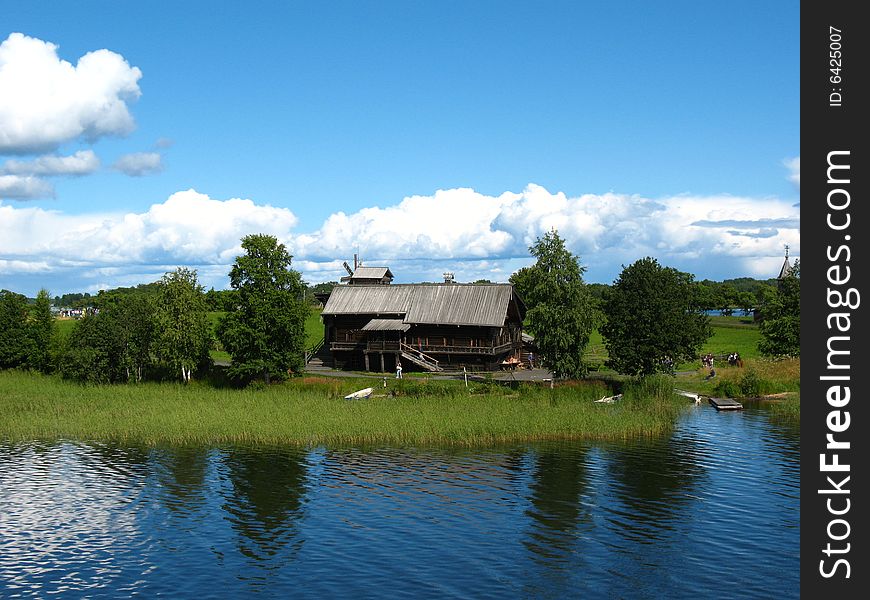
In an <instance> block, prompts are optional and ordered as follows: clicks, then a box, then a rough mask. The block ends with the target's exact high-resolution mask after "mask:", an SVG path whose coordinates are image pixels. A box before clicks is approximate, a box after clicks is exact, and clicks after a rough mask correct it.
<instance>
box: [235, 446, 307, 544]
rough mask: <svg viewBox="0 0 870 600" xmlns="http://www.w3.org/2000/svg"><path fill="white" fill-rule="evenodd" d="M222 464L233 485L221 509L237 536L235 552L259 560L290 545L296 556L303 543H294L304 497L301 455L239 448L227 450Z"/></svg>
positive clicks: (293, 452) (303, 459) (304, 466)
mask: <svg viewBox="0 0 870 600" xmlns="http://www.w3.org/2000/svg"><path fill="white" fill-rule="evenodd" d="M224 463H225V465H226V467H227V468H228V472H229V479H230V482H231V483H232V485H233V495H232V496H231V497H227V498H226V503H225V505H224V508H225V510H226V511H227V512H228V513H229V515H230V517H231V518H230V524H231V525H232V527H233V529H235V530H236V532H237V533H239V534H240V536H241V537H240V539H239V551H240V552H241V553H242V554H244V555H245V556H248V557H250V558H254V559H257V560H268V559H269V558H272V557H274V556H275V555H277V554H278V553H279V552H281V551H282V550H283V549H285V547H288V545H289V547H290V549H291V551H292V552H293V553H295V552H296V551H297V550H298V549H299V547H300V546H301V544H302V540H298V541H296V540H294V538H295V534H296V521H297V520H298V519H299V518H300V517H301V515H302V502H303V496H304V494H305V481H306V474H307V469H306V465H305V455H304V453H303V452H302V451H299V450H295V449H289V448H274V449H257V448H241V447H238V448H233V449H231V450H230V451H229V453H228V456H227V458H226V459H225V461H224Z"/></svg>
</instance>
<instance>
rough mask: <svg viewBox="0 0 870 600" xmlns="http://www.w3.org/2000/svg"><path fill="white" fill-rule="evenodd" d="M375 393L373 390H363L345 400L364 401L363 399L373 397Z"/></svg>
mask: <svg viewBox="0 0 870 600" xmlns="http://www.w3.org/2000/svg"><path fill="white" fill-rule="evenodd" d="M373 391H374V389H373V388H363V389H361V390H357V391H356V392H354V393H352V394H348V395H347V396H345V397H344V399H345V400H362V399H363V398H368V397H369V396H371V395H372V392H373Z"/></svg>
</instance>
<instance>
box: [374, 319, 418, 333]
mask: <svg viewBox="0 0 870 600" xmlns="http://www.w3.org/2000/svg"><path fill="white" fill-rule="evenodd" d="M409 329H411V326H410V325H409V324H407V323H404V322H402V319H372V320H371V321H369V322H368V323H366V325H365V327H363V328H362V330H363V331H408V330H409Z"/></svg>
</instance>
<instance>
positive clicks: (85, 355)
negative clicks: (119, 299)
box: [59, 311, 125, 383]
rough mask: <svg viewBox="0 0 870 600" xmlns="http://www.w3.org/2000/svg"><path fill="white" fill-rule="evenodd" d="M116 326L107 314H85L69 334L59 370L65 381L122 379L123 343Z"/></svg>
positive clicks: (96, 381) (117, 324) (119, 324)
mask: <svg viewBox="0 0 870 600" xmlns="http://www.w3.org/2000/svg"><path fill="white" fill-rule="evenodd" d="M122 327H123V324H121V323H119V322H118V321H117V320H116V319H115V318H114V317H113V316H112V314H111V312H110V311H101V312H99V313H98V314H89V315H87V316H85V317H83V318H81V319H79V320H78V321H76V324H75V327H73V330H72V332H70V335H69V339H68V340H67V341H66V344H65V348H64V350H63V353H62V359H61V361H60V365H59V370H60V373H61V375H62V376H63V377H64V378H65V379H74V380H76V381H80V382H82V383H118V382H121V381H124V380H125V371H124V367H123V365H122V360H121V356H122V354H123V343H122V342H121V339H120V335H119V333H120V331H119V329H121V328H122Z"/></svg>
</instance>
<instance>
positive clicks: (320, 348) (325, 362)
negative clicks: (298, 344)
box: [305, 340, 333, 371]
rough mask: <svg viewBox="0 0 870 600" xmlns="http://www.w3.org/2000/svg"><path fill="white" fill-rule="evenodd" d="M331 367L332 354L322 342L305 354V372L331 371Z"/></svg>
mask: <svg viewBox="0 0 870 600" xmlns="http://www.w3.org/2000/svg"><path fill="white" fill-rule="evenodd" d="M332 366H333V365H332V354H331V353H330V351H329V346H328V345H326V344H324V343H323V340H321V341H320V343H319V344H315V345H314V347H313V348H311V349H310V350H309V351H307V352H306V353H305V370H307V371H316V370H318V369H331V368H332Z"/></svg>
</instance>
